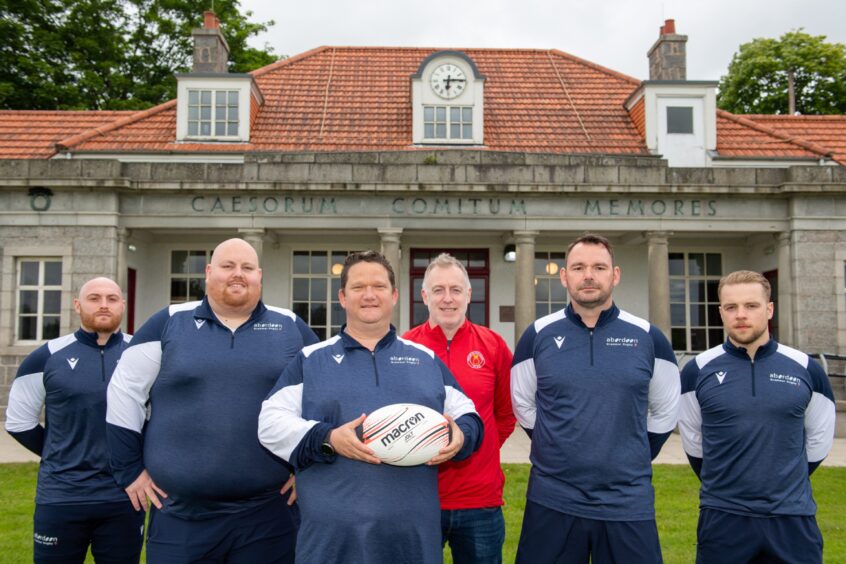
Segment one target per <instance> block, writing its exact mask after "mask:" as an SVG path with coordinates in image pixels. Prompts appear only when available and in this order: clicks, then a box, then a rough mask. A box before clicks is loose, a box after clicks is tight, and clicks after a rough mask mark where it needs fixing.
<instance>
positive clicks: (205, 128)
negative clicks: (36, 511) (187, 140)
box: [200, 122, 211, 136]
mask: <svg viewBox="0 0 846 564" xmlns="http://www.w3.org/2000/svg"><path fill="white" fill-rule="evenodd" d="M200 135H205V136H209V135H211V124H210V123H208V122H204V123H201V124H200Z"/></svg>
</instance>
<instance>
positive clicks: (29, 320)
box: [18, 317, 38, 341]
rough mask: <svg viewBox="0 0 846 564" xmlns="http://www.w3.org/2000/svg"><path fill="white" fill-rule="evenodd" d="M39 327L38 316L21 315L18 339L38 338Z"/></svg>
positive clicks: (29, 339)
mask: <svg viewBox="0 0 846 564" xmlns="http://www.w3.org/2000/svg"><path fill="white" fill-rule="evenodd" d="M37 327H38V318H37V317H21V318H20V322H19V323H18V339H21V340H22V341H31V340H34V339H37V338H38V333H37V332H36V331H37Z"/></svg>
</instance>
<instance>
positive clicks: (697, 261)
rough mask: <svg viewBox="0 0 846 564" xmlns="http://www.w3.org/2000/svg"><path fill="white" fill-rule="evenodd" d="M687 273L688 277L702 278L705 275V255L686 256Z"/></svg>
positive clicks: (691, 254) (692, 254)
mask: <svg viewBox="0 0 846 564" xmlns="http://www.w3.org/2000/svg"><path fill="white" fill-rule="evenodd" d="M687 271H688V272H687V274H688V275H689V276H703V275H704V274H705V255H704V254H702V253H690V254H689V255H687Z"/></svg>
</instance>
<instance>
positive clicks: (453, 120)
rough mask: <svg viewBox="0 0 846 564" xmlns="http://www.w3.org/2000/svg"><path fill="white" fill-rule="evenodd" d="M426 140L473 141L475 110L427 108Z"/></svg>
mask: <svg viewBox="0 0 846 564" xmlns="http://www.w3.org/2000/svg"><path fill="white" fill-rule="evenodd" d="M423 137H424V138H425V139H471V140H472V139H473V108H471V107H459V106H425V107H424V108H423Z"/></svg>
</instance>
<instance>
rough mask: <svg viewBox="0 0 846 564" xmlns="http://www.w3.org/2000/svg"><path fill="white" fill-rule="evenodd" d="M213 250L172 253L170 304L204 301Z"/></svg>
mask: <svg viewBox="0 0 846 564" xmlns="http://www.w3.org/2000/svg"><path fill="white" fill-rule="evenodd" d="M211 253H212V252H211V250H193V251H181V250H180V251H171V253H170V303H172V304H176V303H182V302H190V301H193V300H202V299H203V296H205V295H206V264H208V262H209V260H210V259H211Z"/></svg>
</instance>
